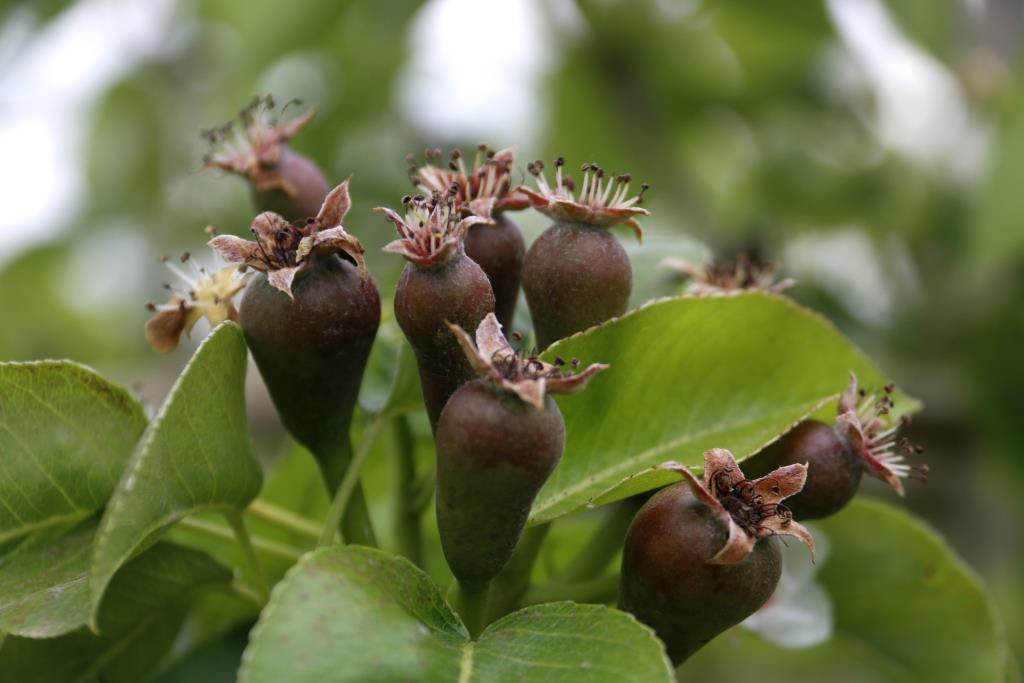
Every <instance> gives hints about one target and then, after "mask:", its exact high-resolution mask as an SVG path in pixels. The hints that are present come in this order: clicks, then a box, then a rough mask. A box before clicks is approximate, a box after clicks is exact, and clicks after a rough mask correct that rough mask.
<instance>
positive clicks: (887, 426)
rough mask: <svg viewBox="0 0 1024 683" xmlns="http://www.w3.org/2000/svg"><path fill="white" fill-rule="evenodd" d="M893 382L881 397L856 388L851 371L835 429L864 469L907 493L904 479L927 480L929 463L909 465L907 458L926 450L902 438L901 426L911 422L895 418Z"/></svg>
mask: <svg viewBox="0 0 1024 683" xmlns="http://www.w3.org/2000/svg"><path fill="white" fill-rule="evenodd" d="M892 393H893V387H892V385H889V386H886V387H884V390H883V394H882V396H881V397H880V398H879V397H877V396H874V395H868V394H867V393H866V392H863V391H860V390H858V388H857V376H856V375H855V374H854V373H852V372H851V373H850V384H849V386H848V387H847V389H846V391H845V392H844V393H843V395H842V397H840V399H839V417H838V418H836V423H837V424H836V429H837V430H838V431H839V434H840V435H841V436H842V437H843V438H844V439H845V440H846V442H847V443H848V444H850V446H851V447H852V448H853V450H854V452H855V453H857V454H858V455H859V456H860V457H861V460H862V461H863V463H864V467H865V469H867V471H868V472H869V473H870V474H871V475H872V476H874V477H877V478H879V479H881V480H883V481H885V482H886V483H888V484H889V486H891V487H892V488H893V490H894V491H896V493H898V494H899V495H901V496H902V495H904V489H903V482H902V481H900V479H901V478H912V479H921V480H926V479H927V478H928V466H927V465H909V464H907V462H906V460H907V458H909V457H911V456H912V455H914V454H916V453H920V452H921V451H922V450H923V449H922V448H921V447H920V446H916V445H914V444H911V443H910V442H909V441H908V440H907V439H903V438H900V437H899V433H900V429H901V428H903V427H905V426H906V425H907V424H909V422H910V419H909V418H908V417H906V416H903V417H901V418H899V419H893V417H892V410H893V408H894V405H895V404H894V402H893V399H892Z"/></svg>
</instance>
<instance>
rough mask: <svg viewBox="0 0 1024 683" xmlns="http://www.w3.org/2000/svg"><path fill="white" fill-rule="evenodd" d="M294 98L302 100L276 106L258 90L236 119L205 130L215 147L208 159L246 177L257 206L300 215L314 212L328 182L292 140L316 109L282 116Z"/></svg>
mask: <svg viewBox="0 0 1024 683" xmlns="http://www.w3.org/2000/svg"><path fill="white" fill-rule="evenodd" d="M290 104H298V102H297V101H292V102H288V103H286V104H285V106H284V107H282V109H281V110H280V111H277V109H276V103H275V102H274V98H273V97H272V96H270V95H267V96H265V97H259V96H257V97H255V98H253V101H252V102H251V103H250V104H249V106H247V107H246V108H245V109H243V110H242V111H241V112H240V113H239V115H238V120H237V121H234V120H232V121H228V122H227V123H226V124H224V125H222V126H218V127H216V128H211V129H210V130H207V131H204V132H203V136H204V137H205V138H206V139H207V141H208V142H209V143H210V146H211V148H212V149H211V151H210V152H209V153H208V154H207V155H206V157H205V158H204V162H205V163H206V165H207V166H213V167H216V168H220V169H223V170H225V171H230V172H231V173H237V174H238V175H240V176H244V177H245V178H247V179H248V180H249V185H250V187H251V189H252V195H253V202H254V204H255V205H256V208H257V210H259V211H273V212H275V213H278V214H281V215H282V216H284V217H285V218H287V219H288V220H298V219H305V218H308V217H310V216H314V215H316V212H317V209H319V208H320V204H321V203H322V202H323V201H324V197H326V196H327V192H328V190H330V185H329V184H328V183H327V178H326V177H324V174H323V171H321V170H320V168H319V167H318V166H317V165H316V163H315V162H314V161H313V160H311V159H309V158H308V157H305V156H303V155H301V154H299V153H298V152H296V151H294V150H293V149H292V148H291V147H290V146H289V145H288V140H290V139H291V138H292V137H294V136H295V134H296V133H298V132H299V131H300V130H302V128H303V127H304V126H305V125H306V124H307V123H309V121H310V120H311V119H312V118H313V116H314V115H315V113H316V112H315V110H314V109H313V108H312V107H310V108H309V109H308V110H307V111H306V112H305V113H304V114H302V115H300V116H297V117H296V118H293V119H290V120H283V119H282V115H283V114H284V112H285V110H286V109H287V108H288V106H289V105H290Z"/></svg>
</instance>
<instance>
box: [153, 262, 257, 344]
mask: <svg viewBox="0 0 1024 683" xmlns="http://www.w3.org/2000/svg"><path fill="white" fill-rule="evenodd" d="M161 260H162V261H163V262H164V264H165V265H166V266H167V268H168V269H170V271H171V272H172V273H174V274H175V275H176V276H177V277H178V278H179V279H180V280H181V281H182V283H184V285H185V287H186V288H185V289H180V288H176V287H174V286H172V285H165V286H166V287H167V289H169V290H170V291H171V298H170V301H168V302H167V303H165V304H154V303H148V304H146V307H147V308H148V309H149V310H151V311H153V312H154V315H153V317H152V318H150V319H149V320H148V321H147V322H146V326H145V332H146V341H148V342H149V345H150V346H151V347H153V350H154V351H159V352H160V353H170V352H171V351H173V350H174V349H176V348H178V343H179V342H180V341H181V335H182V333H185V334H188V335H191V333H192V328H193V327H195V324H196V323H197V322H199V320H201V319H202V318H206V319H207V320H209V321H210V325H211V326H216V325H218V324H220V323H222V322H224V321H225V320H234V321H235V322H238V310H237V309H236V308H235V305H234V303H233V301H232V299H234V297H235V295H236V294H238V293H239V292H240V291H242V288H243V287H245V283H246V281H247V280H248V276H247V275H244V274H242V273H240V272H239V269H238V266H226V267H223V268H219V269H217V270H215V271H213V272H210V271H207V270H206V269H205V268H203V267H202V266H199V265H198V264H196V262H195V260H194V259H193V258H192V256H191V255H190V254H188V253H185V254H184V255H182V257H181V262H182V263H188V264H190V265H191V266H192V268H193V269H194V271H195V272H194V273H193V274H191V275H190V274H188V273H186V272H185V271H183V270H182V269H181V268H179V267H178V266H177V265H175V264H174V263H171V262H170V260H168V259H166V258H165V259H161Z"/></svg>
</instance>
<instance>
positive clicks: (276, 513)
mask: <svg viewBox="0 0 1024 683" xmlns="http://www.w3.org/2000/svg"><path fill="white" fill-rule="evenodd" d="M245 512H246V514H248V515H249V516H251V517H252V518H254V519H258V520H260V521H263V522H267V523H268V524H273V525H274V526H277V527H279V528H281V529H283V530H285V531H292V532H294V533H297V534H299V535H300V536H305V537H306V538H311V539H313V540H314V541H315V540H318V539H319V538H320V526H319V525H318V524H317V523H316V522H314V521H313V520H311V519H309V518H307V517H303V516H302V515H297V514H295V513H294V512H292V511H291V510H286V509H285V508H283V507H280V506H278V505H274V504H273V503H268V502H267V501H265V500H260V499H258V498H257V499H256V500H254V501H253V502H251V503H250V504H249V507H247V508H246V509H245Z"/></svg>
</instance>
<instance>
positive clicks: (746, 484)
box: [660, 448, 814, 564]
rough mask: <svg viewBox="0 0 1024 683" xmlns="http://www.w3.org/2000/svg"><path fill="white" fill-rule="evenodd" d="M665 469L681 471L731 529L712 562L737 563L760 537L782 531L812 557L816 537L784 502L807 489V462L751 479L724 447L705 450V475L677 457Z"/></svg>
mask: <svg viewBox="0 0 1024 683" xmlns="http://www.w3.org/2000/svg"><path fill="white" fill-rule="evenodd" d="M660 468H661V469H670V470H673V471H676V472H678V473H680V474H682V475H683V478H684V479H685V480H686V481H688V482H689V483H690V486H691V487H692V489H693V492H694V494H695V495H696V496H697V498H698V499H700V500H701V501H702V502H703V503H705V504H706V505H707V506H708V507H710V508H711V509H712V511H713V512H714V513H715V515H716V516H717V517H718V518H719V520H720V521H721V522H722V523H723V524H725V525H726V527H727V528H728V529H729V537H728V539H727V540H726V542H725V545H723V546H722V548H721V550H719V551H718V553H716V554H715V556H714V557H712V558H711V559H710V562H712V563H714V564H735V563H736V562H739V561H741V560H743V558H745V557H746V556H747V555H749V554H750V552H751V550H753V548H754V544H755V543H756V542H757V541H758V540H759V539H762V538H767V537H770V536H776V535H783V534H784V535H788V536H794V537H796V538H798V539H800V540H801V541H803V542H804V543H805V544H807V547H808V548H810V551H811V558H812V560H813V558H814V539H813V538H812V537H811V535H810V533H808V531H807V529H806V528H804V526H803V525H801V524H799V523H797V522H796V521H794V520H793V515H792V513H790V512H789V509H788V508H786V506H785V505H783V504H782V501H783V500H785V499H786V498H789V497H790V496H793V495H795V494H797V493H799V492H800V491H801V490H802V489H803V487H804V483H805V482H806V481H807V466H806V465H786V466H785V467H780V468H779V469H777V470H774V471H773V472H769V473H768V474H767V475H765V476H763V477H761V478H759V479H754V480H749V479H747V478H746V477H745V476H744V475H743V471H742V470H740V467H739V465H738V464H737V463H736V459H735V458H734V457H733V455H732V453H730V452H729V451H727V450H725V449H724V448H712V449H711V450H709V451H707V452H705V453H704V476H703V478H702V479H698V478H697V477H696V476H695V475H694V474H693V473H692V472H690V470H689V469H688V468H687V467H686V466H684V465H681V464H679V463H677V462H667V463H664V464H663V465H661V466H660Z"/></svg>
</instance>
